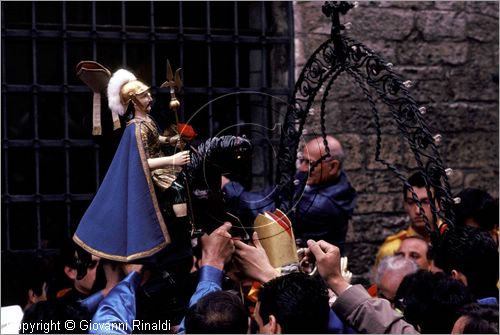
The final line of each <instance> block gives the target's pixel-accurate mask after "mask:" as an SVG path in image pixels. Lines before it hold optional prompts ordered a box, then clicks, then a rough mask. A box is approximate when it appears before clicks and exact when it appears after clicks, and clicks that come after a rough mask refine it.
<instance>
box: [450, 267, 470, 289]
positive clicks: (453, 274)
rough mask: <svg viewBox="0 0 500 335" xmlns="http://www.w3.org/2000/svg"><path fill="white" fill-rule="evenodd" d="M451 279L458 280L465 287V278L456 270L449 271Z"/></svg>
mask: <svg viewBox="0 0 500 335" xmlns="http://www.w3.org/2000/svg"><path fill="white" fill-rule="evenodd" d="M451 278H453V279H455V280H458V281H460V282H462V284H464V285H465V286H467V277H465V275H464V274H463V273H462V272H460V271H457V270H451Z"/></svg>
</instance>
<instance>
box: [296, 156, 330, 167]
mask: <svg viewBox="0 0 500 335" xmlns="http://www.w3.org/2000/svg"><path fill="white" fill-rule="evenodd" d="M333 159H334V158H333V157H331V156H330V157H328V158H325V159H323V160H322V161H321V163H325V162H330V161H332V160H333ZM320 160H321V159H317V160H310V159H306V158H299V163H300V164H304V163H306V165H311V166H313V165H317V164H319V163H318V162H319V161H320Z"/></svg>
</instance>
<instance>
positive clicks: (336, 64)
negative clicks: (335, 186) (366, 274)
mask: <svg viewBox="0 0 500 335" xmlns="http://www.w3.org/2000/svg"><path fill="white" fill-rule="evenodd" d="M353 7H354V5H351V4H350V3H347V2H343V1H340V2H339V1H329V2H326V3H325V5H324V6H323V12H324V14H325V15H327V16H328V17H330V18H331V20H332V29H331V36H330V38H329V39H328V40H327V41H325V42H324V43H323V44H321V45H320V47H319V48H318V49H316V51H314V53H313V54H312V55H311V57H310V58H309V59H308V61H307V63H306V64H305V66H304V68H303V69H302V72H301V73H300V76H299V78H298V80H297V82H296V85H295V89H294V92H293V97H292V99H291V102H290V104H289V108H288V110H287V114H286V116H285V122H284V126H283V127H284V129H283V132H282V135H281V141H280V150H279V160H278V164H279V165H278V170H277V181H278V192H277V193H276V194H277V199H276V203H277V207H278V208H280V209H281V210H283V211H285V212H289V211H293V209H294V204H295V201H296V199H294V194H297V192H296V190H297V187H298V188H299V190H300V191H302V190H303V188H304V187H305V184H304V185H298V186H297V185H294V181H293V178H294V174H295V171H296V167H295V161H296V158H297V149H298V146H299V141H300V137H301V135H302V133H303V129H304V124H305V121H306V118H307V116H308V111H309V109H310V108H311V106H312V105H313V103H314V101H315V98H316V96H317V95H318V93H319V92H320V88H321V87H323V86H324V85H325V83H326V89H324V90H323V93H322V94H323V96H322V97H321V117H320V120H321V121H320V122H321V136H323V138H324V139H325V138H326V127H325V118H326V110H325V109H326V108H325V102H326V99H327V97H328V95H329V92H330V90H331V88H332V86H333V84H334V82H335V81H336V79H337V78H339V77H340V75H341V74H346V75H348V76H351V77H352V78H353V79H354V81H355V82H356V83H357V85H358V86H359V88H360V89H361V91H362V92H363V95H364V96H365V98H366V100H367V102H368V104H369V106H370V108H371V111H372V115H373V120H374V124H375V131H376V148H375V160H376V161H377V162H380V163H382V164H383V165H385V166H386V167H387V168H388V169H389V170H391V171H392V172H393V173H395V174H396V176H397V178H398V179H399V180H400V181H401V182H402V183H403V184H404V185H405V186H406V187H408V189H409V190H411V193H412V198H413V200H414V201H415V203H416V204H417V206H418V207H419V209H420V210H422V205H421V203H420V201H419V200H418V198H417V195H416V194H415V192H414V191H413V189H412V188H411V186H410V185H409V184H408V181H407V179H406V177H405V176H404V175H403V173H402V172H401V171H400V170H399V169H398V168H397V166H395V165H394V164H391V163H389V162H387V161H386V160H384V159H383V158H382V157H381V146H382V131H381V124H380V113H379V109H378V108H377V103H376V100H377V101H380V102H382V103H383V104H384V105H385V106H386V107H387V108H388V109H389V111H390V115H391V117H392V119H393V121H394V122H395V124H396V126H397V129H398V131H399V133H400V135H401V136H402V137H403V138H404V139H405V141H406V142H407V143H408V146H409V147H410V150H411V151H412V153H413V155H414V158H415V161H416V162H417V167H418V170H420V171H421V172H422V173H423V174H424V177H425V179H426V181H427V184H428V185H429V186H430V187H432V188H433V189H434V190H435V192H434V193H435V194H432V192H431V191H430V188H427V190H428V196H429V199H431V210H432V213H433V222H428V220H427V218H426V217H425V216H424V221H425V223H426V228H427V230H428V231H429V232H430V233H431V237H435V236H433V235H436V234H434V232H438V231H439V229H438V228H439V227H438V222H439V221H441V222H444V223H446V224H447V226H448V227H452V226H453V222H454V213H453V209H452V203H453V199H452V197H451V194H450V185H449V181H448V177H447V174H446V172H445V169H444V167H443V162H442V160H441V157H440V155H439V151H438V148H437V143H436V142H437V141H436V138H434V137H433V135H432V134H431V132H430V130H429V127H428V126H427V124H426V122H425V120H424V118H423V115H422V112H421V111H422V108H421V107H419V106H418V105H417V103H416V101H415V99H414V98H413V97H412V96H411V95H410V94H409V92H408V88H409V87H410V85H411V83H410V82H409V81H404V79H403V78H402V77H401V76H400V75H398V74H397V73H395V72H394V71H393V69H392V67H393V66H392V64H391V63H389V62H387V61H385V60H384V59H383V58H382V57H380V56H379V55H378V54H377V53H376V52H374V51H373V50H371V49H369V48H368V47H366V46H365V45H363V44H362V43H360V42H358V41H356V40H354V39H352V38H349V37H346V36H344V35H343V34H342V30H344V28H345V27H344V26H343V25H341V24H340V15H341V14H342V15H344V14H346V13H347V11H349V10H350V9H351V8H353ZM372 92H375V94H372ZM324 142H325V146H326V147H327V148H328V145H327V144H326V140H325V141H324ZM327 153H328V150H327ZM326 156H327V155H325V157H322V159H324V158H326ZM318 163H319V162H318ZM313 168H314V167H313ZM298 193H301V192H298ZM434 199H439V206H436V205H435V203H434V201H432V200H434ZM438 219H439V220H438Z"/></svg>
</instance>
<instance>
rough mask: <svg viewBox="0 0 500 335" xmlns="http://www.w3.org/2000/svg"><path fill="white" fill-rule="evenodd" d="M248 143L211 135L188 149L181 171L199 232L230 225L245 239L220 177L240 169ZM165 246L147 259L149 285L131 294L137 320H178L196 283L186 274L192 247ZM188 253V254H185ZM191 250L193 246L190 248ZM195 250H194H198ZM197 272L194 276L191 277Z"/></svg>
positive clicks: (242, 139) (248, 152) (249, 151)
mask: <svg viewBox="0 0 500 335" xmlns="http://www.w3.org/2000/svg"><path fill="white" fill-rule="evenodd" d="M251 150H252V144H251V143H250V141H249V140H248V139H246V138H245V137H239V136H221V137H213V138H210V139H208V140H206V141H205V142H203V143H201V144H199V145H198V146H197V147H192V148H191V162H190V163H188V164H187V165H186V166H185V167H184V171H183V173H184V174H185V176H184V177H185V179H186V185H187V188H186V191H187V192H189V198H190V199H188V201H189V200H190V204H191V205H190V208H189V210H190V212H191V213H192V214H193V218H194V223H195V226H196V228H197V230H198V231H199V232H206V233H208V234H210V233H211V232H212V231H213V230H214V229H216V228H217V227H219V226H220V225H221V224H223V223H224V222H225V221H229V222H231V223H232V224H233V229H232V231H231V232H230V233H231V235H233V236H235V235H238V236H241V237H242V238H248V236H247V235H246V234H245V233H246V231H245V229H244V228H243V227H242V226H241V225H240V224H239V220H238V219H237V218H236V217H234V216H232V215H231V214H230V213H227V212H226V211H225V207H226V206H225V203H224V199H223V196H222V191H221V175H222V174H223V173H227V172H231V171H235V169H237V168H238V167H240V168H241V163H242V162H244V161H245V159H248V158H249V156H250V153H251ZM175 242H178V241H174V243H172V244H171V245H168V246H167V247H166V248H165V249H163V250H161V251H160V252H158V253H157V254H156V255H154V256H153V257H151V258H150V260H153V261H154V262H153V263H151V262H149V263H148V264H149V266H148V269H149V271H150V274H149V279H148V281H147V282H146V283H145V284H143V285H142V286H141V287H140V288H139V290H138V291H137V294H136V304H137V316H136V318H137V319H140V320H148V321H150V322H154V320H165V319H168V320H171V322H172V323H173V324H176V323H178V322H180V320H181V319H182V317H183V316H184V315H185V312H186V311H185V307H186V305H187V303H188V302H189V299H190V297H191V295H192V294H193V292H194V289H195V287H196V284H197V282H198V279H197V278H196V277H193V276H192V275H191V274H190V270H191V269H192V267H193V258H192V254H191V252H190V251H191V250H190V249H191V244H190V242H189V241H188V242H187V243H188V244H189V245H188V246H187V245H185V243H184V241H183V242H181V243H175ZM188 249H189V250H188ZM195 249H196V248H195ZM193 251H194V254H195V255H196V254H197V252H201V250H198V251H195V250H193ZM195 274H196V273H194V275H195Z"/></svg>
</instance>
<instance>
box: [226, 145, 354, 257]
mask: <svg viewBox="0 0 500 335" xmlns="http://www.w3.org/2000/svg"><path fill="white" fill-rule="evenodd" d="M326 141H327V145H328V148H329V155H328V150H326V148H325V145H324V140H323V137H317V138H314V139H312V140H310V141H309V142H307V143H306V144H305V145H304V148H303V150H302V154H301V155H300V159H299V163H300V164H299V165H298V171H297V175H296V179H297V181H299V183H297V184H299V185H300V181H304V179H305V178H307V180H306V181H305V182H306V186H305V188H304V191H303V193H302V194H300V195H298V194H296V197H295V198H296V199H298V203H297V204H294V207H295V208H296V212H295V213H286V214H287V215H288V216H289V217H290V219H291V220H292V223H293V229H294V233H295V238H296V239H297V244H298V245H299V246H305V242H306V241H307V240H308V239H314V240H320V239H322V240H325V241H328V242H329V243H333V244H335V245H337V246H339V248H340V249H341V250H343V247H344V243H345V236H346V233H347V226H348V223H349V219H350V218H351V216H352V213H353V210H354V207H355V206H356V198H357V194H356V191H355V189H354V188H353V187H352V186H351V184H350V183H349V180H348V178H347V175H346V174H345V172H344V171H343V170H342V164H343V161H344V158H345V154H344V150H343V148H342V145H341V144H340V142H339V141H338V140H337V139H335V138H334V137H333V136H326ZM322 157H323V159H322ZM222 189H223V191H224V194H225V199H226V201H227V203H228V205H229V207H230V208H233V209H236V210H237V212H238V213H237V214H238V215H239V216H240V217H250V218H252V219H251V220H250V222H252V221H253V218H255V216H256V215H257V214H259V213H262V212H264V211H273V210H274V209H275V204H274V201H273V196H272V192H271V191H269V192H263V193H254V192H247V191H245V190H244V188H243V186H241V185H240V184H238V183H236V182H232V181H230V180H229V179H227V178H225V177H223V178H222Z"/></svg>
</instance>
